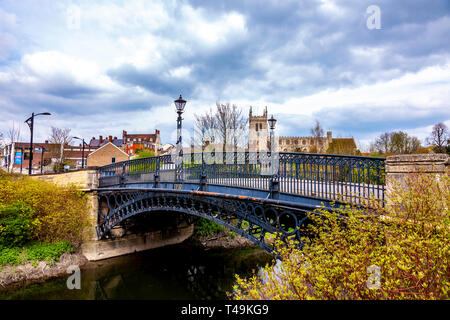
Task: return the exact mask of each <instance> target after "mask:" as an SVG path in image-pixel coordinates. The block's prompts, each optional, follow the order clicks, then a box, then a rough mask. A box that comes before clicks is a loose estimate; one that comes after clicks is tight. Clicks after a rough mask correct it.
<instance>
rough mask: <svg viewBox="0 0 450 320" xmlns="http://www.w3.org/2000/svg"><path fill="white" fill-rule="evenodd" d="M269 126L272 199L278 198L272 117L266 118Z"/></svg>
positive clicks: (273, 120) (278, 186) (274, 122)
mask: <svg viewBox="0 0 450 320" xmlns="http://www.w3.org/2000/svg"><path fill="white" fill-rule="evenodd" d="M267 122H268V123H269V127H270V167H271V171H272V178H271V179H270V197H271V198H272V199H277V200H278V199H279V197H280V185H279V184H280V183H279V179H278V165H277V163H276V161H278V158H277V157H276V156H275V134H274V130H275V124H276V123H277V120H276V119H275V118H274V117H273V115H272V117H271V118H270V119H269V120H267Z"/></svg>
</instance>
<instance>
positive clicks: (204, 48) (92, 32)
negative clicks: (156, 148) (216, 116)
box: [0, 0, 450, 145]
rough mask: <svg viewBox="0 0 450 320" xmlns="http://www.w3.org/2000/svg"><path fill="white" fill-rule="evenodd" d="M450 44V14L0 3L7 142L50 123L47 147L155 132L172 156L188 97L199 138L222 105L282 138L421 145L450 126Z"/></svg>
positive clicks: (319, 7) (409, 2) (391, 4)
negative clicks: (318, 127)
mask: <svg viewBox="0 0 450 320" xmlns="http://www.w3.org/2000/svg"><path fill="white" fill-rule="evenodd" d="M371 5H376V6H378V7H379V8H380V13H381V20H380V23H381V28H380V29H376V28H375V29H373V28H372V29H369V28H368V20H369V25H371V26H373V25H374V24H373V23H374V21H375V20H373V18H374V15H373V11H370V10H369V12H368V11H367V8H368V7H369V6H371ZM449 35H450V1H449V0H433V1H430V0H404V1H400V0H395V1H394V0H390V1H386V0H385V1H383V0H367V1H366V0H348V1H345V0H342V1H339V0H335V1H333V0H304V1H303V0H302V1H301V0H296V1H287V0H283V1H269V0H259V1H245V0H236V1H230V0H227V1H208V0H206V1H197V0H191V1H188V0H186V1H175V0H172V1H150V0H145V1H138V0H126V1H92V0H89V1H82V0H79V1H53V0H39V1H38V0H35V1H32V0H0V132H3V133H5V132H6V131H7V130H8V128H10V127H11V126H12V124H13V122H15V124H16V126H17V125H19V124H20V125H21V136H22V140H25V141H27V140H29V129H28V127H27V126H26V124H24V123H23V121H24V120H25V119H26V118H28V117H29V116H30V115H31V113H32V112H44V111H48V112H51V113H52V116H50V117H46V116H41V117H39V118H36V128H35V138H36V139H37V140H44V139H46V138H47V137H48V136H49V133H50V127H51V126H56V127H61V128H71V129H72V133H73V134H74V135H77V136H82V137H85V138H86V139H89V138H91V137H93V136H97V137H98V136H99V135H103V136H108V135H113V136H121V134H122V130H123V129H124V130H127V131H128V132H135V133H146V132H153V131H154V129H155V128H157V129H160V130H161V135H162V140H163V142H164V143H165V142H171V143H174V142H175V135H176V130H175V129H176V128H175V127H176V113H175V110H174V105H173V100H174V99H176V98H177V97H178V95H179V94H180V93H181V94H182V95H183V97H184V98H185V99H186V100H188V103H187V105H186V112H185V114H184V122H183V126H184V128H185V129H186V130H187V131H189V132H192V127H193V118H194V114H195V113H197V114H199V113H202V112H204V111H206V110H207V109H209V108H210V107H212V106H214V105H215V102H216V101H221V102H230V103H235V104H237V105H238V106H239V107H241V108H243V109H244V112H245V113H247V112H248V108H249V106H254V109H258V110H259V112H262V110H263V108H264V106H267V107H268V110H269V114H272V113H273V114H274V116H275V117H276V118H277V119H278V120H279V122H278V124H277V134H278V135H296V136H302V135H308V134H309V128H310V127H311V126H312V124H313V122H314V120H315V119H318V120H319V121H320V122H321V124H322V125H323V127H324V128H325V129H327V130H332V131H333V135H334V136H341V137H347V136H353V137H355V138H356V139H357V140H358V141H359V142H360V143H361V144H362V145H366V144H367V143H368V142H369V141H370V140H372V139H373V138H374V137H376V136H377V135H379V134H380V133H382V132H386V131H393V130H404V131H407V132H408V133H410V134H412V135H416V136H417V137H419V138H420V139H422V140H423V139H424V138H425V137H426V136H427V135H428V134H429V133H430V131H431V127H432V125H433V124H435V123H437V122H445V123H446V124H447V125H448V126H450V106H449V104H450V102H449V101H450V41H449ZM186 140H187V139H185V140H184V141H186Z"/></svg>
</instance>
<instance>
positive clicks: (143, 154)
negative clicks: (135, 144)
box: [136, 149, 155, 159]
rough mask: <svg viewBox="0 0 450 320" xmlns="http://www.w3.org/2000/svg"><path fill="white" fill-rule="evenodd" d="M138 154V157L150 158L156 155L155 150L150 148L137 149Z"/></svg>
mask: <svg viewBox="0 0 450 320" xmlns="http://www.w3.org/2000/svg"><path fill="white" fill-rule="evenodd" d="M136 155H137V157H136V159H140V158H148V157H154V156H155V152H154V151H152V150H148V149H137V150H136Z"/></svg>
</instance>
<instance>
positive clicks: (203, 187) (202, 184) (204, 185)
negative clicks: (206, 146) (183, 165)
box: [200, 150, 208, 191]
mask: <svg viewBox="0 0 450 320" xmlns="http://www.w3.org/2000/svg"><path fill="white" fill-rule="evenodd" d="M207 183H208V179H207V176H206V170H205V160H204V158H203V150H202V171H201V174H200V190H201V191H207V189H208V184H207Z"/></svg>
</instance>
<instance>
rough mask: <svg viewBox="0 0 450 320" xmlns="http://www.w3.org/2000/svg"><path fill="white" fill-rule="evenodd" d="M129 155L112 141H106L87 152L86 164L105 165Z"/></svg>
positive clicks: (124, 158)
mask: <svg viewBox="0 0 450 320" xmlns="http://www.w3.org/2000/svg"><path fill="white" fill-rule="evenodd" d="M128 159H129V156H128V154H126V153H125V152H124V151H123V150H122V149H120V148H119V147H117V146H116V145H115V144H114V143H112V142H108V143H106V144H104V145H103V146H101V147H100V148H98V149H97V150H95V151H94V152H92V153H91V154H89V156H88V157H87V165H88V166H89V167H98V166H106V165H107V164H111V163H116V162H121V161H125V160H128Z"/></svg>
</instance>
